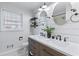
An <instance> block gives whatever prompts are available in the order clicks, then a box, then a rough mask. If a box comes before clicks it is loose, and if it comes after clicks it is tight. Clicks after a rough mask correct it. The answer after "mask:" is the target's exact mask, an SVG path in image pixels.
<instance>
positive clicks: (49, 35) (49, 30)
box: [43, 26, 55, 38]
mask: <svg viewBox="0 0 79 59" xmlns="http://www.w3.org/2000/svg"><path fill="white" fill-rule="evenodd" d="M43 30H44V31H46V32H47V37H48V38H50V37H51V33H52V32H53V31H54V30H55V28H51V27H48V26H47V27H46V28H45V29H43Z"/></svg>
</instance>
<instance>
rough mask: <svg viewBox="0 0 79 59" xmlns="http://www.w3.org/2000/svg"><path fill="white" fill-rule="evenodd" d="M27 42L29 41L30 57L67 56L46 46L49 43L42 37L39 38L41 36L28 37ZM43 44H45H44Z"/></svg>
mask: <svg viewBox="0 0 79 59" xmlns="http://www.w3.org/2000/svg"><path fill="white" fill-rule="evenodd" d="M38 40H39V41H38ZM43 40H44V41H43ZM45 40H46V41H45ZM28 41H29V55H32V56H66V55H68V54H66V53H64V52H63V53H62V52H61V51H58V50H57V49H55V48H51V47H50V46H49V45H47V44H48V43H49V44H51V43H50V42H48V41H47V39H45V38H44V37H41V36H39V37H31V36H30V37H29V39H28ZM40 41H41V42H40ZM45 42H47V44H44V43H45ZM52 46H53V45H52Z"/></svg>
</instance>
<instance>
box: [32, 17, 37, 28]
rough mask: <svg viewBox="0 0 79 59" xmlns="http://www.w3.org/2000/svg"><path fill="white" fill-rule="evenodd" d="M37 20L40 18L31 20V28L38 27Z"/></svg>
mask: <svg viewBox="0 0 79 59" xmlns="http://www.w3.org/2000/svg"><path fill="white" fill-rule="evenodd" d="M36 19H38V18H37V17H33V18H31V27H34V28H36V27H37V26H38V25H37V22H36Z"/></svg>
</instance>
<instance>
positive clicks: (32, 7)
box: [0, 2, 54, 14]
mask: <svg viewBox="0 0 79 59" xmlns="http://www.w3.org/2000/svg"><path fill="white" fill-rule="evenodd" d="M53 3H54V2H46V4H47V6H49V5H50V4H53ZM1 4H2V5H6V6H12V7H16V8H19V9H22V10H24V11H27V12H29V13H31V14H34V13H35V12H36V11H37V9H38V8H40V6H42V5H43V4H44V2H0V5H1Z"/></svg>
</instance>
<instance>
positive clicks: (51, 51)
mask: <svg viewBox="0 0 79 59" xmlns="http://www.w3.org/2000/svg"><path fill="white" fill-rule="evenodd" d="M40 51H41V55H43V56H65V55H64V54H62V53H60V52H58V51H56V50H54V49H51V48H49V47H47V46H45V45H42V44H41V45H40Z"/></svg>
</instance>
